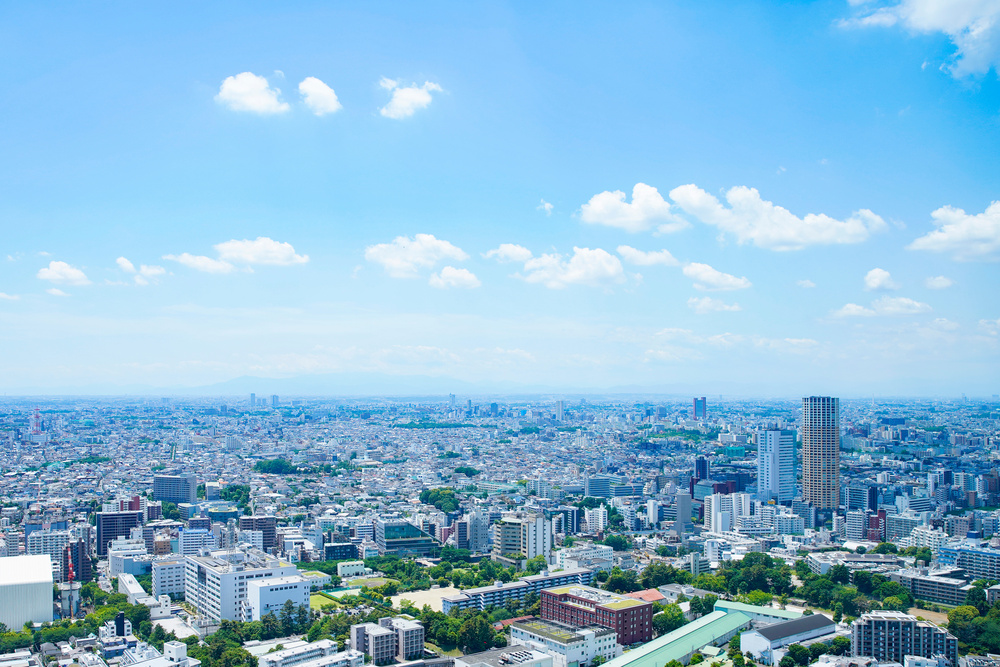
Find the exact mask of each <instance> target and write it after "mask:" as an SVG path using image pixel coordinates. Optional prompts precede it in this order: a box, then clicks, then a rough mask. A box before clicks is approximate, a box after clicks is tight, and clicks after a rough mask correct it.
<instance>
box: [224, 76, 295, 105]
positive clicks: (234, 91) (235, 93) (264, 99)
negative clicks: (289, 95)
mask: <svg viewBox="0 0 1000 667" xmlns="http://www.w3.org/2000/svg"><path fill="white" fill-rule="evenodd" d="M280 95H281V91H280V90H279V89H277V88H271V86H270V85H269V84H268V83H267V79H265V78H264V77H262V76H257V75H256V74H254V73H252V72H243V73H241V74H237V75H236V76H227V77H226V79H225V80H224V81H223V82H222V85H221V86H220V87H219V94H218V95H216V96H215V101H216V102H218V103H219V104H224V105H225V106H227V107H229V108H230V109H232V110H233V111H249V112H252V113H259V114H275V113H284V112H286V111H288V110H289V109H290V108H291V107H289V106H288V103H286V102H282V101H281V100H279V99H278V97H279V96H280Z"/></svg>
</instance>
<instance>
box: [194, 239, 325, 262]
mask: <svg viewBox="0 0 1000 667" xmlns="http://www.w3.org/2000/svg"><path fill="white" fill-rule="evenodd" d="M214 247H215V249H216V251H218V253H219V259H220V260H222V261H223V262H230V263H232V264H267V265H271V266H291V265H293V264H305V263H306V262H308V261H309V255H296V254H295V248H293V247H292V244H291V243H282V242H279V241H275V240H274V239H271V238H268V237H266V236H258V237H257V238H256V239H254V240H253V241H251V240H249V239H243V240H242V241H237V240H236V239H233V240H231V241H225V242H223V243H218V244H216V245H215V246H214Z"/></svg>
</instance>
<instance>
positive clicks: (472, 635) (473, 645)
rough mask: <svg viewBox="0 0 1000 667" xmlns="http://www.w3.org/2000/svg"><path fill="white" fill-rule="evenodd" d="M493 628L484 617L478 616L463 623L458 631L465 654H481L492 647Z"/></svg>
mask: <svg viewBox="0 0 1000 667" xmlns="http://www.w3.org/2000/svg"><path fill="white" fill-rule="evenodd" d="M492 641H493V628H491V627H490V624H489V623H487V622H486V619H484V618H483V617H482V616H479V615H476V616H473V617H472V618H469V619H468V620H466V621H465V622H464V623H462V626H461V628H459V631H458V642H459V644H460V645H461V646H462V650H463V651H464V652H465V653H479V652H480V651H485V650H486V649H488V648H489V647H490V644H491V642H492Z"/></svg>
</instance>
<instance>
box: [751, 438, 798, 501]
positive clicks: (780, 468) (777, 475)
mask: <svg viewBox="0 0 1000 667" xmlns="http://www.w3.org/2000/svg"><path fill="white" fill-rule="evenodd" d="M754 442H755V443H756V444H757V498H758V499H759V500H761V501H763V502H767V501H769V500H776V501H778V502H781V503H783V502H790V501H791V500H792V499H793V498H795V431H787V430H763V431H758V432H756V433H755V434H754Z"/></svg>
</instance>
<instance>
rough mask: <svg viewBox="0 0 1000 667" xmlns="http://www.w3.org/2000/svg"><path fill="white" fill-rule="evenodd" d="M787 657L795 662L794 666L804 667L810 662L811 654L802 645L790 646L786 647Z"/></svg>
mask: <svg viewBox="0 0 1000 667" xmlns="http://www.w3.org/2000/svg"><path fill="white" fill-rule="evenodd" d="M788 655H789V656H791V658H792V660H794V661H795V664H796V665H799V666H800V667H806V665H808V664H809V663H810V662H811V661H812V653H810V651H809V649H808V648H806V647H805V646H803V645H802V644H792V645H791V646H789V647H788Z"/></svg>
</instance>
